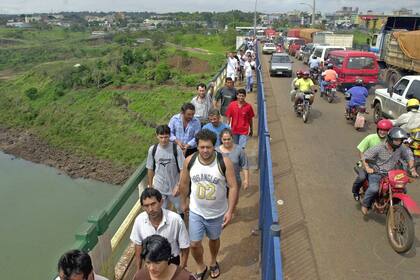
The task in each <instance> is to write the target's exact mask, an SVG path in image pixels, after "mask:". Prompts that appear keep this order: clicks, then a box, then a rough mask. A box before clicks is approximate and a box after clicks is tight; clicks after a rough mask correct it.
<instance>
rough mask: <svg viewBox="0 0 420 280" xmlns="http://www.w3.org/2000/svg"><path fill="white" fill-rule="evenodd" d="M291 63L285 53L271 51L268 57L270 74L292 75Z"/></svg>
mask: <svg viewBox="0 0 420 280" xmlns="http://www.w3.org/2000/svg"><path fill="white" fill-rule="evenodd" d="M292 63H293V61H292V60H291V59H290V57H289V55H288V54H286V53H273V55H272V56H271V59H270V76H276V75H284V76H287V77H292V71H293V70H292Z"/></svg>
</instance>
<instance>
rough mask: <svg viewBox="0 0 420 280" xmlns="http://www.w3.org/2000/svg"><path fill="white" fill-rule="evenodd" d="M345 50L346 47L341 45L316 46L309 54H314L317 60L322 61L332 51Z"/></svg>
mask: <svg viewBox="0 0 420 280" xmlns="http://www.w3.org/2000/svg"><path fill="white" fill-rule="evenodd" d="M339 50H342V51H345V50H346V47H341V46H316V47H315V49H314V50H313V52H312V54H311V55H316V57H317V58H318V60H319V62H321V63H323V62H324V61H325V59H326V58H327V57H328V55H329V53H330V52H332V51H339Z"/></svg>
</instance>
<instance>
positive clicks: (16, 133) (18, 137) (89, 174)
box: [0, 127, 135, 185]
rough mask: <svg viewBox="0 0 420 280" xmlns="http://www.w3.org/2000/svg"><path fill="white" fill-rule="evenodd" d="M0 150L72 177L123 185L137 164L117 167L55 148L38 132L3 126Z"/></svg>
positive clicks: (100, 160)
mask: <svg viewBox="0 0 420 280" xmlns="http://www.w3.org/2000/svg"><path fill="white" fill-rule="evenodd" d="M0 150H2V151H3V152H5V153H7V154H11V155H14V156H16V157H19V158H23V159H25V160H28V161H31V162H35V163H41V164H45V165H48V166H51V167H54V168H57V169H58V170H60V171H61V172H63V173H65V174H67V175H68V176H70V177H72V178H87V179H93V180H98V181H102V182H106V183H109V184H114V185H122V184H123V183H124V182H125V181H126V180H127V179H128V177H129V176H131V174H132V173H133V172H134V170H135V167H130V166H121V165H119V166H117V165H116V164H114V163H113V162H111V161H109V160H102V159H97V158H94V157H81V156H78V155H77V154H75V153H71V152H68V151H64V150H62V149H59V148H56V147H52V146H51V145H49V144H48V143H47V142H46V141H44V140H42V139H40V138H39V137H38V136H36V135H35V134H33V133H31V132H29V131H25V130H18V129H10V128H5V127H0Z"/></svg>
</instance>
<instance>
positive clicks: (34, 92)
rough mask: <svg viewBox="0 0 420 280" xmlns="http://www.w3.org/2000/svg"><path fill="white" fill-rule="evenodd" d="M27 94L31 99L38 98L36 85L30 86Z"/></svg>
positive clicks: (26, 91)
mask: <svg viewBox="0 0 420 280" xmlns="http://www.w3.org/2000/svg"><path fill="white" fill-rule="evenodd" d="M25 95H26V96H27V97H28V98H29V99H30V100H35V99H37V98H38V89H37V88H35V87H31V88H28V89H27V90H25Z"/></svg>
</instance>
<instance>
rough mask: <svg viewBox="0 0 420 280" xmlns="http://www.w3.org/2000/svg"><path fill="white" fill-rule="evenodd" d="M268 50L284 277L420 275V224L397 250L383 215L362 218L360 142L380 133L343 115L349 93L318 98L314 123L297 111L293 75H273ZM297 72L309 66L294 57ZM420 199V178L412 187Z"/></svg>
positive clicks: (371, 125) (268, 92)
mask: <svg viewBox="0 0 420 280" xmlns="http://www.w3.org/2000/svg"><path fill="white" fill-rule="evenodd" d="M268 60H269V56H268V55H265V56H262V63H263V65H262V66H263V70H264V74H265V77H264V83H265V91H266V95H267V108H268V115H269V116H268V122H269V127H270V132H271V137H272V157H273V172H274V178H275V184H276V195H277V198H278V199H281V200H282V202H283V203H280V204H282V205H280V204H279V207H278V209H279V212H280V224H281V226H282V256H283V266H284V278H285V279H298V280H301V279H326V280H329V279H381V280H382V279H398V280H400V279H403V280H410V279H413V280H414V279H420V226H419V223H418V221H419V220H418V219H415V222H417V224H416V225H415V229H416V240H415V245H414V248H413V249H412V250H411V251H410V252H408V253H407V254H405V255H399V254H397V253H395V252H394V251H393V250H392V248H391V247H390V245H389V244H388V240H387V237H386V229H385V216H384V215H377V214H374V213H370V214H369V215H368V218H367V219H365V218H363V216H362V214H361V212H360V206H359V204H358V203H357V202H355V201H354V200H353V198H352V195H351V185H352V183H353V180H354V178H355V174H354V173H353V167H354V164H355V162H356V161H357V157H358V153H357V150H356V146H357V144H358V143H359V142H360V141H361V140H362V139H363V137H365V136H366V135H368V134H369V133H374V132H375V125H374V123H373V122H372V112H371V114H370V115H368V117H367V119H368V121H369V123H368V125H369V128H368V129H367V130H365V131H363V132H358V131H356V130H355V129H354V128H353V127H352V125H351V124H349V123H347V121H346V120H345V118H344V98H343V97H342V95H341V94H339V96H340V97H341V98H340V100H338V101H336V102H335V103H334V104H329V103H327V102H326V101H325V100H324V99H320V98H319V96H317V97H316V100H315V102H314V105H313V108H312V111H311V115H310V119H309V121H308V123H306V124H305V123H303V121H302V119H301V118H297V117H296V115H295V114H294V113H293V110H292V107H291V103H290V98H289V91H290V83H291V78H285V77H273V78H270V77H269V75H268V72H267V69H268ZM294 68H295V70H297V69H300V68H306V67H305V66H303V64H302V63H301V62H298V61H296V60H295V63H294ZM409 193H410V195H412V197H413V198H414V199H415V200H416V201H417V202H419V203H420V180H417V181H416V182H414V183H412V184H410V185H409Z"/></svg>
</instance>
